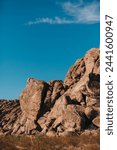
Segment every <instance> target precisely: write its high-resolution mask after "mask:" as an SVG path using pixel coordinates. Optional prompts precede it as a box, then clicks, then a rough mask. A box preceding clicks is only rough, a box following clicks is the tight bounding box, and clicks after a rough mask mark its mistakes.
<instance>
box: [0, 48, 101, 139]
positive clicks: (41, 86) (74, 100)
mask: <svg viewBox="0 0 117 150" xmlns="http://www.w3.org/2000/svg"><path fill="white" fill-rule="evenodd" d="M99 106H100V56H99V49H98V48H94V49H91V50H89V51H88V52H87V53H86V55H85V56H84V57H83V58H82V59H79V60H77V61H76V63H75V64H74V65H73V66H72V67H71V68H70V69H69V71H68V73H67V75H66V77H65V80H64V82H62V81H61V80H55V81H50V82H48V83H46V82H44V81H41V80H36V79H33V78H29V79H28V81H27V85H26V88H25V89H24V90H23V91H22V93H21V95H20V97H19V101H18V100H17V101H5V100H1V101H0V134H17V135H20V134H46V135H48V136H60V135H61V136H65V135H79V134H81V133H82V132H83V131H85V130H86V129H90V130H91V129H93V130H98V129H99V114H100V109H99Z"/></svg>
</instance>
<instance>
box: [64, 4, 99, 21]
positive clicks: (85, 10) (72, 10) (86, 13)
mask: <svg viewBox="0 0 117 150" xmlns="http://www.w3.org/2000/svg"><path fill="white" fill-rule="evenodd" d="M99 5H100V4H99V2H97V1H94V2H92V3H87V4H85V3H84V2H83V1H79V3H71V2H66V3H64V4H63V5H62V7H63V9H64V11H65V12H66V14H68V15H69V16H72V17H73V20H75V21H76V22H77V23H96V22H99V20H100V17H99V16H100V15H99Z"/></svg>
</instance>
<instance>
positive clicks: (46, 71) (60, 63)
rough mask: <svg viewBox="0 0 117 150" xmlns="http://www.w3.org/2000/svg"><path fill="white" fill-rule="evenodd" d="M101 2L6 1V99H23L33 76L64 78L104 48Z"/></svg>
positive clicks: (2, 72)
mask: <svg viewBox="0 0 117 150" xmlns="http://www.w3.org/2000/svg"><path fill="white" fill-rule="evenodd" d="M99 5H100V4H99V0H69V1H68V0H58V1H57V0H28V1H27V0H17V1H16V0H0V22H1V23H0V98H1V99H15V98H18V96H19V94H20V93H21V91H22V89H23V88H24V87H25V85H26V80H27V78H29V77H33V78H36V79H41V80H45V81H49V80H55V79H61V80H64V77H65V75H66V73H67V71H68V69H69V67H70V66H71V65H72V64H73V63H74V62H75V61H76V60H77V59H78V58H80V57H82V56H83V55H84V54H85V53H86V51H87V50H89V49H90V48H93V47H99V41H100V24H99Z"/></svg>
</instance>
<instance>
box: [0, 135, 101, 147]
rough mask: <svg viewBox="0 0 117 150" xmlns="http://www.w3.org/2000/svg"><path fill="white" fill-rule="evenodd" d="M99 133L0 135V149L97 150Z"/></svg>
mask: <svg viewBox="0 0 117 150" xmlns="http://www.w3.org/2000/svg"><path fill="white" fill-rule="evenodd" d="M99 142H100V139H99V135H97V136H89V135H80V136H79V137H78V136H70V137H47V136H18V137H16V136H11V135H8V136H1V137H0V150H99V149H100V147H99V144H100V143H99Z"/></svg>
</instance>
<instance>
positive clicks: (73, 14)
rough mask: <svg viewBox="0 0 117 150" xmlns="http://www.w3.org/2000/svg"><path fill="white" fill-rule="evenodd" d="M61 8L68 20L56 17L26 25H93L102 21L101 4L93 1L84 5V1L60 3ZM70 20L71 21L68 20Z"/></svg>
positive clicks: (40, 19)
mask: <svg viewBox="0 0 117 150" xmlns="http://www.w3.org/2000/svg"><path fill="white" fill-rule="evenodd" d="M59 4H60V6H61V8H62V9H63V11H64V12H65V14H66V18H65V17H64V18H61V17H58V16H56V17H54V18H49V17H46V18H36V19H35V20H33V21H29V22H28V23H27V24H26V25H34V24H40V23H45V24H80V23H83V24H84V23H85V24H93V23H97V22H99V20H100V15H99V5H100V4H99V2H98V1H93V2H91V3H84V1H83V0H79V1H77V3H73V2H70V1H69V2H64V3H59ZM67 18H70V19H67Z"/></svg>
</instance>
